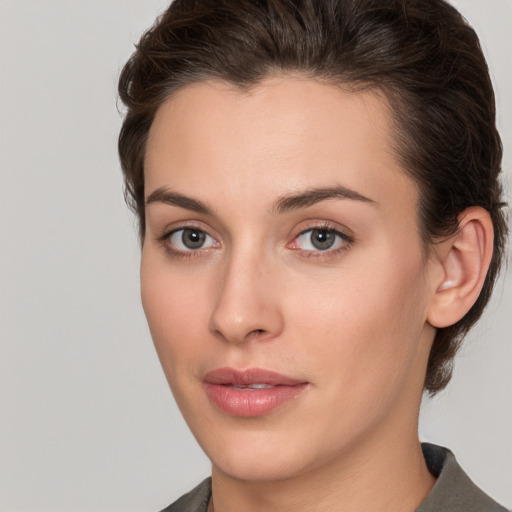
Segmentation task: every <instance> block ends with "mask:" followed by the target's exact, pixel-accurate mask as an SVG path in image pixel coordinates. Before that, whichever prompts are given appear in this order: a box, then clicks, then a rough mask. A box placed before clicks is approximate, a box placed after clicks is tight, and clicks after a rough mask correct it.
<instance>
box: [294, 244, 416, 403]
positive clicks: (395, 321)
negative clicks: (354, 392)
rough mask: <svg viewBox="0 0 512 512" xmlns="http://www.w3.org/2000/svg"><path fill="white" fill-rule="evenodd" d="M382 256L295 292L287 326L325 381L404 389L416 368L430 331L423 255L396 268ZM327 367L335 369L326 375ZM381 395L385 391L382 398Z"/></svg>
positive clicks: (356, 385) (390, 258) (388, 259)
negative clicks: (405, 380) (404, 382)
mask: <svg viewBox="0 0 512 512" xmlns="http://www.w3.org/2000/svg"><path fill="white" fill-rule="evenodd" d="M385 256H386V255H385V254H384V255H383V254H379V256H378V257H373V258H369V259H368V260H367V261H364V262H361V261H360V262H359V263H360V264H358V266H357V268H355V266H351V268H348V265H347V267H346V269H345V270H346V271H344V272H343V273H341V272H339V273H337V274H336V273H331V275H330V276H329V279H323V278H322V279H317V280H315V281H311V282H310V283H307V285H304V286H302V287H301V289H303V290H307V293H300V292H298V293H296V294H293V293H292V294H291V296H295V297H296V300H294V301H293V302H289V304H288V313H289V314H288V315H287V316H288V318H289V319H290V321H289V323H288V325H289V326H290V328H291V329H293V332H294V335H293V336H292V337H293V338H300V339H301V340H302V343H303V350H304V351H305V352H306V350H307V351H308V358H307V361H308V362H309V364H311V365H312V366H313V365H314V366H316V367H318V368H326V371H325V372H323V375H324V376H325V379H328V378H329V376H332V377H333V380H337V381H338V385H340V383H339V381H340V380H341V381H343V383H342V384H341V385H345V386H350V387H352V388H353V387H354V386H355V387H356V388H360V389H362V388H364V387H367V388H368V389H370V388H375V387H378V386H381V385H383V384H384V383H386V384H387V385H390V386H392V385H393V383H396V384H397V385H398V381H399V380H400V379H403V378H405V377H406V373H407V371H408V370H409V369H410V368H411V366H412V364H413V363H412V361H413V359H414V357H415V354H416V351H417V349H418V344H419V342H420V337H421V333H422V331H423V328H424V325H425V312H426V308H425V300H424V294H423V290H424V274H423V262H422V259H421V254H419V255H418V256H415V257H414V258H409V259H408V260H407V261H400V262H397V261H396V260H395V259H394V258H393V257H392V255H391V253H389V255H388V256H387V257H385ZM327 369H328V370H327ZM377 395H378V393H377Z"/></svg>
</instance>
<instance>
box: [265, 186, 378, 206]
mask: <svg viewBox="0 0 512 512" xmlns="http://www.w3.org/2000/svg"><path fill="white" fill-rule="evenodd" d="M328 199H350V200H353V201H360V202H362V203H370V204H373V205H377V202H376V201H374V200H373V199H370V198H369V197H365V196H363V195H361V194H360V193H359V192H356V191H355V190H351V189H349V188H346V187H343V186H341V185H335V186H333V187H322V188H313V189H308V190H305V191H304V192H299V193H297V194H289V195H285V196H283V197H281V198H280V199H279V200H278V201H277V202H276V204H275V205H274V208H273V209H274V211H275V212H276V213H284V212H289V211H291V210H298V209H300V208H307V207H308V206H313V205H314V204H316V203H319V202H321V201H326V200H328Z"/></svg>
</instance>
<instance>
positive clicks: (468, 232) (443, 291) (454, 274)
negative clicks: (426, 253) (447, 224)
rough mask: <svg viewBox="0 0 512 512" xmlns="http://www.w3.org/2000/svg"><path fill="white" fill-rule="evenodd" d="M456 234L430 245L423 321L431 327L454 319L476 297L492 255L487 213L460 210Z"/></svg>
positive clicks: (475, 210) (452, 322) (479, 209)
mask: <svg viewBox="0 0 512 512" xmlns="http://www.w3.org/2000/svg"><path fill="white" fill-rule="evenodd" d="M458 220H459V229H458V230H457V233H455V235H453V236H452V237H450V238H449V239H448V240H444V241H443V242H441V243H440V244H438V245H436V246H435V247H434V251H435V254H434V255H433V258H434V259H435V261H434V265H435V268H436V272H435V276H436V278H435V279H434V282H433V285H434V290H435V291H434V294H433V296H432V300H431V303H430V308H429V311H428V316H427V321H428V322H429V323H430V325H432V326H433V327H438V328H441V327H448V326H449V325H453V324H454V323H456V322H458V321H459V320H460V319H461V318H462V317H463V316H464V315H465V314H466V313H467V312H468V311H469V310H470V309H471V306H473V304H474V303H475V301H476V300H477V298H478V296H479V294H480V290H481V289H482V286H483V284H484V280H485V276H486V275H487V270H488V268H489V264H490V262H491V258H492V251H493V240H494V230H493V226H492V220H491V216H490V215H489V212H487V211H486V210H484V209H483V208H480V207H476V206H474V207H471V208H468V209H466V210H464V211H463V212H462V213H461V214H460V215H459V217H458Z"/></svg>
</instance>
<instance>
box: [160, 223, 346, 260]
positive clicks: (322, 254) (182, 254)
mask: <svg viewBox="0 0 512 512" xmlns="http://www.w3.org/2000/svg"><path fill="white" fill-rule="evenodd" d="M186 229H189V230H197V231H200V232H202V233H204V234H205V235H206V236H208V237H210V238H212V239H213V240H215V238H214V237H213V236H211V235H210V234H208V232H207V231H206V230H204V229H202V228H201V227H198V226H195V225H185V226H180V227H178V228H175V229H172V230H171V231H167V232H165V233H164V234H163V235H162V236H160V237H158V241H159V242H160V243H161V245H162V246H163V248H164V250H165V251H166V252H167V253H168V254H169V255H170V256H171V257H173V258H179V259H189V258H195V257H200V256H201V255H203V254H204V253H205V251H206V252H210V251H211V250H212V249H215V248H216V247H206V248H198V249H196V250H194V249H190V250H188V251H181V250H177V249H174V248H173V247H172V246H171V245H170V239H171V237H172V236H173V235H175V234H176V233H179V232H180V231H184V230H186ZM315 230H317V231H325V232H327V233H329V234H333V235H335V236H336V237H338V238H339V239H341V241H342V245H341V246H340V247H338V248H336V249H333V250H330V249H326V250H320V249H318V250H316V251H315V250H307V251H305V250H301V249H300V248H291V250H293V251H297V252H301V257H305V258H318V259H327V258H331V257H335V256H336V255H338V254H339V253H341V252H343V251H346V250H347V249H348V248H349V247H350V246H351V245H352V244H353V243H354V238H353V237H352V236H350V235H348V234H347V233H344V232H343V231H341V230H339V229H337V228H335V227H333V226H332V225H330V224H328V223H322V224H312V225H311V226H308V227H307V228H306V229H302V230H301V231H300V232H299V233H298V234H297V235H296V236H294V238H293V240H292V243H293V242H295V241H296V240H298V239H299V238H300V237H301V236H304V235H305V234H307V233H309V232H312V231H315ZM216 243H217V244H218V246H220V244H219V242H216ZM287 245H289V244H287Z"/></svg>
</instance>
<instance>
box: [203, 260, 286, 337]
mask: <svg viewBox="0 0 512 512" xmlns="http://www.w3.org/2000/svg"><path fill="white" fill-rule="evenodd" d="M273 267H275V265H274V266H273V265H271V264H267V265H266V264H265V261H264V259H263V258H262V257H261V256H260V255H257V254H255V253H252V254H251V253H249V254H245V255H244V254H239V255H236V256H235V255H232V257H231V258H230V260H229V261H228V262H226V263H225V267H224V269H223V272H222V273H221V275H220V276H219V281H220V286H219V287H218V288H217V290H218V295H217V296H216V299H217V300H216V302H215V304H214V307H213V311H212V314H211V321H210V330H211V331H213V332H214V333H215V334H216V335H217V336H218V337H220V338H221V339H222V340H224V341H226V342H229V343H244V342H248V341H250V340H260V341H264V340H271V339H273V338H275V337H277V336H278V335H279V334H280V333H281V332H282V329H283V315H282V311H281V307H280V300H279V295H280V294H279V290H278V289H277V286H276V283H275V279H274V277H275V274H276V269H275V268H273Z"/></svg>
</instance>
